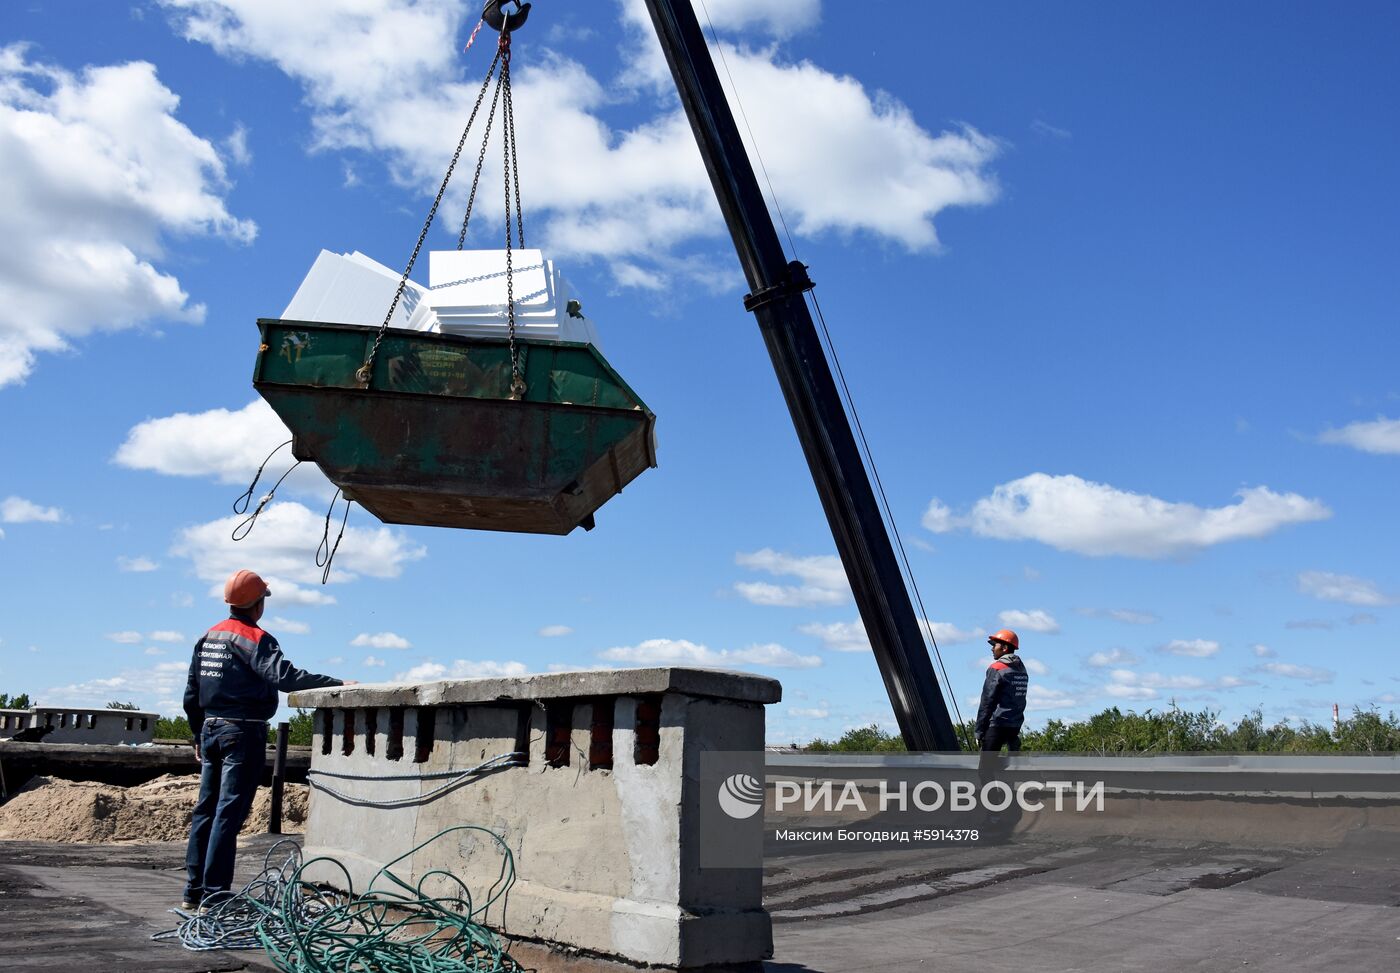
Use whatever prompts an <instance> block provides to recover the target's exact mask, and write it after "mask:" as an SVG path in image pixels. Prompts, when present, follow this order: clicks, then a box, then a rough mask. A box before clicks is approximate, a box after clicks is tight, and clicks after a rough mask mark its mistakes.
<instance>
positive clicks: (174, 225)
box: [0, 44, 256, 386]
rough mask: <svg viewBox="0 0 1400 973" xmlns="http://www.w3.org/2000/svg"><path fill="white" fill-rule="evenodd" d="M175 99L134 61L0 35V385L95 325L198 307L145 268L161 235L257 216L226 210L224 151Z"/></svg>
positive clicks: (220, 232) (248, 225)
mask: <svg viewBox="0 0 1400 973" xmlns="http://www.w3.org/2000/svg"><path fill="white" fill-rule="evenodd" d="M179 104H180V99H179V96H177V95H176V94H175V92H173V91H171V90H170V89H169V88H167V87H166V86H165V85H164V84H162V83H161V81H160V80H159V78H158V77H157V75H156V69H155V67H154V65H151V64H149V63H147V62H144V61H133V62H130V63H127V64H116V65H93V66H88V67H85V68H83V69H82V70H81V71H79V72H76V73H75V72H72V71H69V70H68V69H66V68H62V67H59V66H57V65H53V64H48V63H43V62H40V61H38V60H35V59H32V58H31V57H30V53H29V49H28V48H27V46H26V45H24V44H10V45H8V46H5V47H0V172H3V173H5V177H4V179H3V180H0V239H4V240H6V241H10V245H9V246H7V248H6V255H5V259H4V260H3V261H0V386H3V385H6V384H8V383H11V382H17V381H22V380H23V379H24V378H25V376H26V375H28V374H29V372H30V371H31V370H32V369H33V368H34V363H35V357H36V355H38V354H40V353H42V352H54V351H62V350H64V349H67V348H69V347H71V346H72V343H73V342H74V341H75V340H77V339H81V338H82V337H84V336H85V335H88V334H90V333H92V332H94V331H98V330H103V331H114V330H119V329H123V328H130V327H132V326H135V325H138V324H141V323H143V322H146V321H151V320H164V321H177V322H199V321H202V320H203V318H204V306H203V305H201V304H198V303H191V301H190V298H189V295H188V294H187V293H186V292H185V290H184V289H183V287H182V286H181V284H180V282H179V280H177V279H176V278H175V277H174V276H173V275H172V274H170V273H169V272H167V271H163V270H161V269H159V268H158V267H157V263H158V262H160V261H161V260H162V258H163V257H164V256H165V244H166V240H167V239H168V238H171V237H174V236H176V235H179V236H181V237H187V236H190V235H212V236H220V237H225V238H227V239H230V240H234V241H239V242H248V241H251V240H252V239H253V236H254V235H255V232H256V227H255V226H254V224H253V223H252V222H250V221H247V220H240V219H236V218H235V217H233V216H232V215H231V214H230V213H229V211H228V208H227V206H226V204H225V199H224V196H225V194H226V192H227V190H228V182H227V179H226V177H225V169H224V164H223V161H222V160H221V159H220V157H219V154H218V152H217V150H216V149H215V148H214V146H213V144H212V143H210V142H209V141H208V140H207V139H204V138H202V137H200V136H198V135H196V134H195V133H194V132H192V131H191V130H190V129H189V128H187V127H186V126H185V125H184V124H183V123H182V122H181V121H179V119H177V118H176V111H177V109H178V107H179ZM16 241H23V245H16Z"/></svg>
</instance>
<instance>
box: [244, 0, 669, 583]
mask: <svg viewBox="0 0 1400 973" xmlns="http://www.w3.org/2000/svg"><path fill="white" fill-rule="evenodd" d="M508 7H513V8H514V9H511V10H509V11H508V10H507V9H506V8H508ZM529 8H530V4H528V3H518V2H516V0H490V2H489V3H487V4H486V7H485V9H484V10H483V12H482V22H481V23H480V24H478V25H477V27H476V29H475V30H474V31H473V33H472V37H473V39H474V38H475V37H476V33H477V31H480V30H481V29H482V28H483V26H486V27H491V28H492V29H494V30H497V31H499V37H498V39H497V42H496V45H495V51H494V53H493V55H492V58H491V63H490V65H489V66H488V68H487V70H486V73H485V77H484V78H483V79H482V82H481V84H480V86H479V87H478V88H477V89H476V91H475V98H474V100H473V102H472V105H471V109H470V112H469V114H468V118H467V123H466V125H465V127H464V128H463V129H462V132H461V135H460V137H459V138H458V140H457V143H456V146H455V150H454V151H453V153H452V156H451V159H450V161H449V163H448V166H447V170H446V172H445V173H444V175H443V178H442V180H441V182H440V183H439V185H438V187H437V192H436V194H435V195H434V197H433V201H432V205H431V206H430V207H429V209H428V213H427V217H426V219H425V220H424V221H423V225H422V227H421V228H420V229H419V232H418V236H417V239H416V241H415V243H414V246H413V251H412V253H411V255H410V256H409V259H408V262H407V264H406V265H405V266H404V268H403V271H402V273H400V272H398V271H397V270H391V269H389V268H387V267H384V266H383V265H382V264H378V263H376V262H374V261H372V260H370V259H369V258H368V257H365V256H364V255H362V254H359V253H355V254H347V255H336V254H331V253H327V252H322V254H321V256H320V257H319V258H318V259H317V262H316V265H315V266H313V268H312V271H311V273H310V274H308V275H307V278H306V280H305V281H304V282H303V283H302V286H301V288H300V289H299V290H298V292H297V294H296V296H295V297H294V298H293V300H292V303H291V304H290V305H289V306H288V308H287V310H286V311H285V312H284V313H283V315H282V317H280V318H262V319H260V320H259V321H258V326H259V329H260V332H261V338H262V340H261V343H260V346H259V352H258V361H257V366H256V369H255V371H254V377H253V386H254V388H256V389H257V390H258V392H259V393H260V394H261V395H262V396H263V398H264V399H266V400H267V402H268V404H270V405H271V406H272V408H273V410H274V411H276V413H277V415H278V416H279V418H281V419H282V421H283V422H284V423H285V424H286V425H287V428H288V429H290V430H291V432H292V455H293V457H294V458H295V459H297V460H301V461H310V462H314V463H315V464H316V465H317V466H318V467H319V468H320V469H321V471H322V472H323V473H325V474H326V477H327V478H328V479H329V480H330V481H331V483H332V484H333V485H334V486H335V487H337V488H339V490H340V495H341V496H342V497H343V498H344V499H345V500H346V501H347V503H349V502H353V503H358V504H359V505H360V506H362V507H364V508H365V509H366V510H368V511H369V512H370V513H371V514H373V515H374V516H375V517H377V518H379V520H380V521H382V522H383V523H386V524H413V525H419V526H430V527H459V528H470V529H477V530H498V531H512V532H520V533H541V534H568V533H569V532H571V531H572V530H574V528H576V527H580V526H581V527H583V528H584V529H585V530H591V529H592V528H593V526H594V513H595V511H597V509H598V508H599V507H601V506H602V505H603V504H604V503H606V502H607V501H608V500H609V499H611V498H612V497H614V496H616V495H617V494H619V493H621V492H622V490H623V488H624V487H626V486H627V485H628V484H629V483H631V482H632V480H634V479H636V478H637V477H638V476H640V475H641V474H642V473H643V472H645V471H646V470H647V469H650V468H651V467H653V466H655V465H656V444H655V423H656V416H655V414H653V413H652V412H651V410H650V409H648V408H647V406H646V403H645V402H643V401H642V399H641V398H640V396H638V395H637V393H636V392H634V391H633V390H632V388H631V387H630V386H629V385H628V384H627V382H626V381H624V380H623V378H622V377H621V376H620V375H618V373H617V372H616V371H615V370H614V369H613V368H612V366H611V365H609V363H608V362H607V360H606V359H605V358H604V357H603V355H602V353H601V352H600V351H599V349H598V346H597V337H596V331H595V330H594V327H593V325H592V323H591V322H590V321H589V320H588V319H587V318H586V317H584V315H583V314H582V310H581V308H582V305H581V302H580V301H578V300H577V299H575V297H574V294H573V292H572V290H571V288H570V286H569V284H568V281H566V280H565V279H564V278H563V277H562V275H560V274H559V273H558V271H557V270H556V268H555V266H554V262H553V261H552V260H550V259H548V258H547V257H546V256H544V255H543V254H542V253H541V251H539V250H530V249H526V239H525V214H524V205H523V203H522V194H521V181H522V180H521V175H520V164H519V151H518V138H517V131H516V125H515V99H514V90H513V88H512V84H511V74H512V60H513V57H512V40H513V33H514V31H516V30H518V29H519V28H520V27H521V26H523V25H524V23H525V19H526V16H527V15H528V13H529ZM468 46H469V47H470V46H471V45H470V42H469V44H468ZM488 92H489V93H490V95H491V97H490V98H489V99H488V98H487V94H488ZM483 116H484V117H483ZM473 132H479V135H480V143H479V145H478V144H476V143H473V145H474V147H476V148H477V153H476V164H475V167H474V170H473V172H472V180H471V185H470V187H468V189H467V192H466V193H465V210H464V215H463V219H462V224H461V228H460V231H459V232H458V235H457V247H456V249H455V250H432V251H431V252H430V254H429V256H430V258H431V259H430V260H429V277H430V284H429V285H428V286H424V285H422V284H420V283H418V282H416V281H414V280H413V279H412V274H413V271H414V268H415V266H417V264H418V262H419V258H420V256H421V255H422V253H423V249H424V247H425V245H426V244H427V241H428V234H429V232H430V231H431V229H432V225H433V221H434V219H435V218H436V217H437V214H438V211H439V209H440V208H441V207H442V204H443V201H444V200H445V199H446V198H447V192H448V186H449V184H450V182H451V180H452V177H453V175H454V173H455V172H456V170H457V168H458V167H459V165H461V164H462V162H463V159H462V156H463V153H464V152H465V151H466V150H467V145H468V142H469V140H470V139H471V138H472V137H473V135H472V133H473ZM496 133H499V135H498V138H499V141H500V146H499V148H498V149H497V151H499V153H500V154H499V156H498V158H499V159H500V160H501V161H500V165H501V170H502V171H501V189H500V193H501V195H500V196H498V197H496V198H498V199H500V200H501V201H502V203H503V219H504V224H505V225H504V227H503V229H504V233H503V237H504V239H503V241H502V242H503V244H504V248H503V249H501V250H475V249H467V244H468V233H469V232H470V229H471V221H472V218H473V214H474V213H475V212H476V210H477V209H478V206H477V204H478V196H479V192H480V191H481V190H482V189H483V187H482V176H483V172H484V171H486V170H489V169H490V168H492V167H490V166H488V165H487V161H488V153H489V152H491V151H492V142H491V139H492V137H493V134H496ZM492 178H494V176H493V177H492ZM482 198H485V197H482ZM493 222H494V214H493ZM496 225H497V226H500V225H501V224H499V223H497V224H496ZM502 284H504V288H501V285H502ZM501 290H503V291H504V293H503V294H502V293H501ZM377 294H382V295H383V303H381V304H378V305H377V306H376V305H374V304H373V303H372V302H373V299H374V298H373V295H377ZM366 301H370V302H371V303H370V304H369V305H366ZM367 307H372V308H373V311H372V312H370V311H368V310H367ZM385 307H387V308H388V310H387V312H384V311H383V308H385ZM325 535H326V540H327V543H328V544H329V540H330V539H329V525H328V527H327V530H326V532H325ZM326 546H327V545H323V546H322V551H321V555H320V559H321V560H322V561H323V562H324V561H325V560H327V559H328V558H329V557H333V556H334V547H333V546H331V547H330V551H329V553H327V551H326ZM321 566H325V565H324V564H322V565H321Z"/></svg>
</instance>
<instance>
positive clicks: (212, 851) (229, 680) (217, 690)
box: [181, 570, 353, 910]
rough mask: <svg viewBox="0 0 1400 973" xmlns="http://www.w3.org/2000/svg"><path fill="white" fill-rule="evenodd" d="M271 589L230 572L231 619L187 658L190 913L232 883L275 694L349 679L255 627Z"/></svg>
mask: <svg viewBox="0 0 1400 973" xmlns="http://www.w3.org/2000/svg"><path fill="white" fill-rule="evenodd" d="M271 593H272V592H271V590H270V589H269V588H268V586H267V584H266V583H265V582H264V581H263V579H262V578H261V577H259V576H258V575H257V574H256V573H254V572H252V571H246V570H244V571H237V572H235V573H234V574H233V575H232V576H230V577H229V579H228V581H227V582H226V583H225V584H224V601H225V602H226V603H227V604H228V605H229V617H228V618H226V619H224V620H223V621H222V622H220V623H219V624H217V625H215V626H214V627H213V628H211V629H210V630H209V631H208V632H206V633H205V634H204V635H202V636H200V638H199V640H198V641H197V642H195V645H194V655H193V658H191V660H190V674H189V679H188V681H187V682H186V684H185V716H186V717H188V719H189V721H190V731H191V732H192V733H193V734H194V740H195V755H196V756H197V757H198V758H199V761H200V779H199V800H198V802H197V803H196V804H195V807H194V815H193V817H192V818H191V819H190V841H189V846H188V848H187V849H186V852H185V870H186V881H185V894H184V900H183V902H182V903H181V908H184V909H187V910H192V909H198V908H200V907H201V905H205V904H207V903H208V900H209V899H210V897H211V896H213V895H215V894H216V893H219V892H226V891H228V888H229V886H230V884H231V883H232V881H233V861H234V855H235V853H236V852H237V843H238V832H239V829H241V828H242V827H243V822H244V820H246V819H247V817H248V811H249V810H250V809H251V808H252V806H253V795H254V793H256V791H257V789H258V785H259V784H260V783H261V782H262V776H263V768H264V765H265V764H266V760H267V724H268V720H270V719H271V718H272V717H273V716H274V715H275V714H276V713H277V706H278V695H277V694H278V692H279V691H281V692H293V691H295V690H299V689H316V688H319V687H322V686H341V685H350V684H351V683H352V682H353V680H344V681H342V680H340V679H336V678H334V677H332V676H320V675H316V674H314V673H310V672H307V671H305V670H303V669H298V668H297V667H296V666H294V665H292V663H291V662H289V661H288V660H287V659H286V658H285V657H283V655H282V650H281V648H280V647H279V646H278V644H277V640H276V639H275V638H273V637H272V636H271V635H269V634H268V633H267V632H265V631H263V630H262V629H261V628H260V627H259V626H258V622H259V620H260V619H261V618H262V614H263V609H264V607H265V605H266V599H267V597H268V595H270V594H271Z"/></svg>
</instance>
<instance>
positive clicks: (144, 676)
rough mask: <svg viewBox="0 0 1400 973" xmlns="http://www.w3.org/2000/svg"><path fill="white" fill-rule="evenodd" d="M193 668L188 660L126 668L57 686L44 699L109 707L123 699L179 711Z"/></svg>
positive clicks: (59, 703) (148, 707)
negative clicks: (115, 673) (110, 704)
mask: <svg viewBox="0 0 1400 973" xmlns="http://www.w3.org/2000/svg"><path fill="white" fill-rule="evenodd" d="M189 671H190V664H189V662H188V661H183V662H180V661H175V662H158V663H156V664H155V665H154V666H153V667H151V668H149V669H124V670H122V671H121V672H119V673H118V674H117V675H115V676H100V677H97V678H93V679H85V680H83V681H81V682H73V683H68V684H66V685H61V686H53V687H50V688H49V689H48V690H46V691H45V692H44V693H43V694H42V697H41V698H42V699H43V701H44V703H45V704H46V705H52V706H105V705H106V704H107V703H109V702H111V701H112V700H119V701H121V702H133V703H135V704H136V705H137V706H139V707H141V708H142V709H144V710H151V711H154V712H157V713H178V712H179V711H180V706H181V703H180V700H181V699H182V698H183V697H184V694H185V680H186V678H187V677H188V676H189Z"/></svg>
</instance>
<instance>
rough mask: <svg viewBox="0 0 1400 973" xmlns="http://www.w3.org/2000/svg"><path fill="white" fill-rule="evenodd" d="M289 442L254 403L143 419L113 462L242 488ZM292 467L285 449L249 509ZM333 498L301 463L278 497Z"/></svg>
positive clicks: (316, 472) (266, 409) (266, 408)
mask: <svg viewBox="0 0 1400 973" xmlns="http://www.w3.org/2000/svg"><path fill="white" fill-rule="evenodd" d="M291 438H292V434H291V432H289V431H288V429H287V427H286V426H285V425H284V424H283V422H282V420H281V419H279V418H277V413H275V412H273V411H272V406H270V405H268V404H267V403H266V402H264V401H263V400H262V399H254V400H253V401H252V402H249V403H248V404H247V405H246V406H244V407H243V408H241V409H209V410H207V411H205V412H177V413H175V414H174V415H170V416H162V417H160V418H157V419H147V420H145V421H144V422H141V423H138V424H137V425H135V426H133V427H132V428H131V430H130V431H128V432H127V434H126V440H125V441H124V442H123V443H122V444H121V446H119V447H118V448H117V452H116V455H115V456H114V457H113V458H112V460H113V462H115V463H117V464H118V465H119V466H125V467H128V468H130V469H133V470H150V471H152V472H154V473H164V474H166V475H168V476H198V477H209V478H212V479H214V480H216V481H218V482H219V483H228V484H234V485H237V486H239V487H246V486H247V485H248V483H249V481H251V480H252V478H253V475H254V474H255V473H256V472H257V470H258V466H259V465H261V464H262V462H263V461H264V460H265V459H267V457H268V454H269V453H272V451H273V450H274V449H276V448H277V447H278V446H279V445H280V444H282V443H285V442H287V441H288V440H289V439H291ZM295 462H296V460H295V459H293V458H292V456H291V449H290V448H288V447H284V448H282V449H280V450H278V451H277V452H276V453H275V454H274V455H273V456H272V459H271V460H270V461H269V462H268V464H267V468H266V469H265V470H264V471H263V475H262V479H260V480H259V481H258V489H257V490H256V491H255V493H254V497H253V505H254V506H256V505H257V501H258V499H259V498H260V497H261V496H262V495H263V494H264V493H265V492H266V491H267V490H270V489H271V488H272V486H273V485H274V484H275V483H276V482H277V478H278V477H280V476H281V475H282V473H283V472H285V471H286V470H287V469H288V468H289V467H291V466H292V465H293V464H294V463H295ZM334 492H335V489H334V487H332V486H330V483H329V481H328V480H327V479H326V478H325V476H324V475H323V474H322V473H321V471H320V469H318V468H317V466H316V464H314V463H302V464H301V465H300V466H298V467H297V468H296V470H295V471H294V472H293V473H292V474H291V475H290V476H288V477H287V479H286V481H285V482H284V483H283V484H282V486H281V487H280V488H279V493H288V494H290V493H303V494H308V493H309V494H312V495H315V496H322V497H329V496H330V495H331V494H332V493H334Z"/></svg>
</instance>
